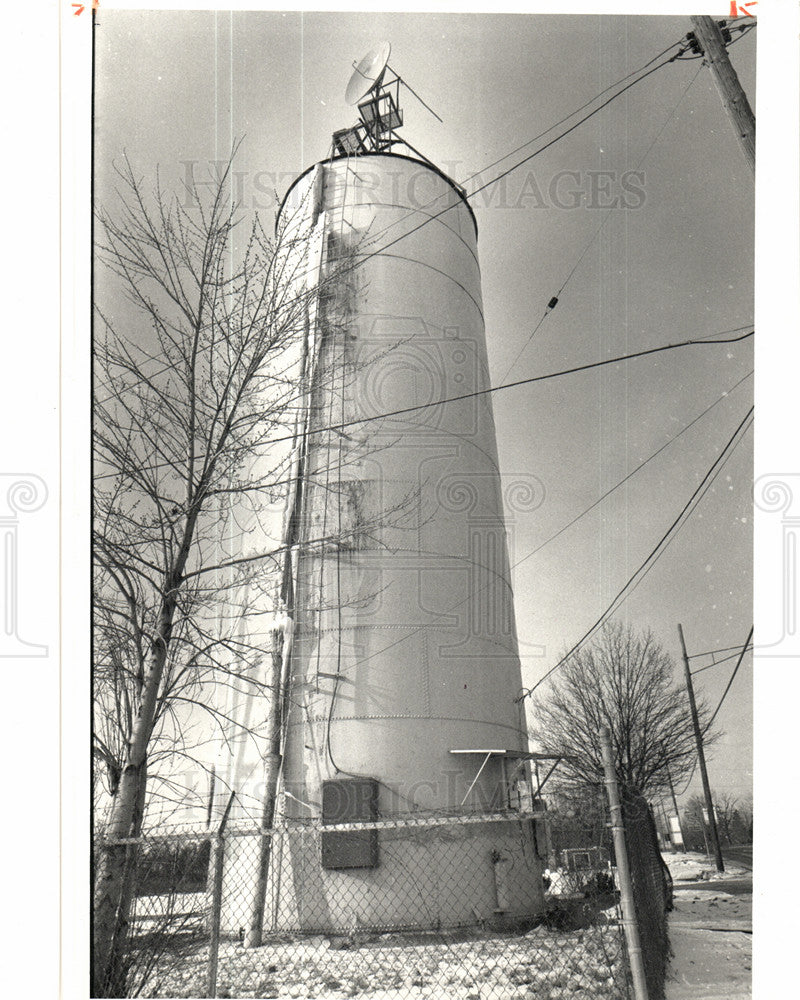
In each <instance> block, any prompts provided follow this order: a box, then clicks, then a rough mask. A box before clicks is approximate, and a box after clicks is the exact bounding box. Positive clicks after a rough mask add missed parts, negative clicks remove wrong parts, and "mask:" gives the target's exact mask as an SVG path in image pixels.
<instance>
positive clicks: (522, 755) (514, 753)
mask: <svg viewBox="0 0 800 1000" xmlns="http://www.w3.org/2000/svg"><path fill="white" fill-rule="evenodd" d="M448 753H476V754H480V755H481V756H484V757H487V756H488V757H508V758H510V759H511V760H566V757H565V756H564V754H560V753H533V752H532V751H530V750H449V751H448Z"/></svg>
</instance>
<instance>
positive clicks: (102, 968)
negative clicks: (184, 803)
mask: <svg viewBox="0 0 800 1000" xmlns="http://www.w3.org/2000/svg"><path fill="white" fill-rule="evenodd" d="M177 579H178V576H177V573H173V574H171V575H170V576H169V577H168V578H167V580H166V581H165V594H166V597H165V599H164V603H163V605H162V608H161V613H160V614H159V623H158V624H159V627H158V635H157V638H156V639H155V641H154V643H153V652H152V655H151V657H150V664H149V668H150V669H149V670H148V673H147V676H146V679H145V682H144V686H143V688H142V696H141V703H140V705H139V711H138V713H137V715H136V718H135V720H134V723H133V727H132V731H131V738H130V741H129V743H128V759H127V761H126V763H125V766H124V768H123V769H122V775H121V776H120V782H119V787H118V788H117V794H116V795H115V796H114V803H113V805H112V807H111V816H110V818H109V822H108V827H107V829H106V834H105V841H106V843H104V844H103V845H102V847H101V851H100V859H99V863H98V866H97V871H96V872H95V885H94V913H93V925H92V959H93V961H92V984H93V990H94V992H93V996H97V997H103V996H115V995H118V994H116V993H108V992H105V991H107V990H109V989H112V988H118V984H117V980H118V979H119V969H118V968H117V967H118V966H119V963H120V954H121V950H124V943H125V939H126V937H127V925H128V918H129V914H130V904H131V900H132V896H131V894H130V893H127V894H126V882H127V879H126V871H127V865H126V860H127V858H128V856H129V852H128V850H127V849H126V845H124V844H119V843H116V841H119V840H121V839H124V838H127V837H135V836H137V834H138V833H139V832H140V830H137V816H138V817H139V819H138V823H139V827H140V828H141V815H142V807H141V806H142V804H143V803H144V796H145V790H146V785H147V768H146V760H147V747H148V744H149V742H150V735H151V733H152V730H153V722H154V720H155V714H156V707H157V703H158V690H159V687H160V685H161V677H162V675H163V673H164V665H165V663H166V660H167V650H168V648H169V642H170V638H171V634H172V619H173V616H174V613H175V606H176V598H175V595H176V587H177Z"/></svg>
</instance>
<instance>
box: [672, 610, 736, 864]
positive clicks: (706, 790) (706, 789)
mask: <svg viewBox="0 0 800 1000" xmlns="http://www.w3.org/2000/svg"><path fill="white" fill-rule="evenodd" d="M678 635H679V636H680V638H681V650H682V651H683V669H684V671H685V673H686V690H687V691H688V693H689V707H690V708H691V710H692V725H693V726H694V738H695V742H696V743H697V760H698V762H699V764H700V777H701V778H702V779H703V795H704V796H705V800H706V809H707V811H708V825H709V827H710V828H711V839H712V840H713V842H714V860H715V861H716V864H717V871H718V872H724V871H725V862H724V861H723V860H722V849H721V848H720V846H719V834H718V833H717V819H716V817H715V816H714V804H713V803H712V801H711V786H710V785H709V783H708V771H706V755H705V754H704V753H703V734H702V733H701V732H700V720H699V719H698V717H697V704H696V702H695V700H694V687H693V686H692V672H691V670H690V669H689V657H688V655H687V653H686V642H685V640H684V638H683V626H682V625H678Z"/></svg>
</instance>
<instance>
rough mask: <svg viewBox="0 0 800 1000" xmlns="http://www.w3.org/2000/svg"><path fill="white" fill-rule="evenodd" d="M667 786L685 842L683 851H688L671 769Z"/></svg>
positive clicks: (682, 838)
mask: <svg viewBox="0 0 800 1000" xmlns="http://www.w3.org/2000/svg"><path fill="white" fill-rule="evenodd" d="M667 784H668V785H669V794H670V795H671V796H672V808H673V809H674V810H675V817H676V819H677V820H678V830H679V831H680V835H681V840H682V841H683V849H684V851H685V850H686V836H685V834H684V832H683V823H681V814H680V812H679V811H678V800H677V798H676V797H675V787H674V785H673V784H672V775H671V774H670V773H669V768H667Z"/></svg>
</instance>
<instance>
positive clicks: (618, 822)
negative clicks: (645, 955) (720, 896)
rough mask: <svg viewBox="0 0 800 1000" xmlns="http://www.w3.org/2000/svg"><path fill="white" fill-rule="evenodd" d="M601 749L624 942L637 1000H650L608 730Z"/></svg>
mask: <svg viewBox="0 0 800 1000" xmlns="http://www.w3.org/2000/svg"><path fill="white" fill-rule="evenodd" d="M600 746H601V748H602V751H603V773H604V775H605V785H606V792H607V793H608V806H609V810H610V812H611V833H612V835H613V837H614V853H615V855H616V858H617V877H618V878H619V896H620V903H621V905H622V926H623V928H624V930H625V942H626V944H627V946H628V956H629V958H630V962H631V978H632V979H633V994H634V997H635V998H636V1000H649V997H648V993H647V981H646V980H645V977H644V961H643V959H642V944H641V941H640V940H639V925H638V923H637V921H636V906H635V904H634V901H633V886H632V883H631V871H630V868H629V866H628V853H627V849H626V847H625V827H624V826H623V822H622V806H621V805H620V801H619V789H618V788H617V776H616V772H615V770H614V755H613V752H612V750H611V735H610V733H609V731H608V729H607V728H605V727H603V729H601V730H600Z"/></svg>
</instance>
